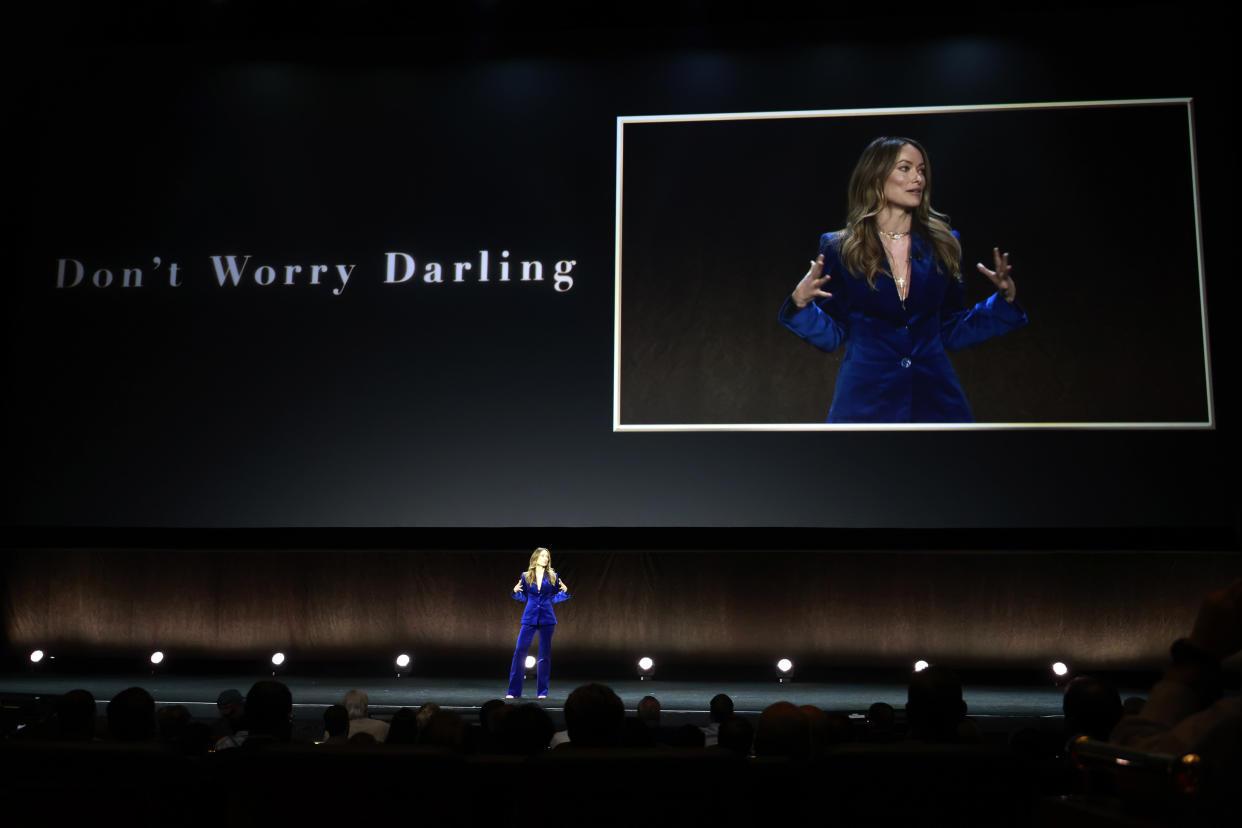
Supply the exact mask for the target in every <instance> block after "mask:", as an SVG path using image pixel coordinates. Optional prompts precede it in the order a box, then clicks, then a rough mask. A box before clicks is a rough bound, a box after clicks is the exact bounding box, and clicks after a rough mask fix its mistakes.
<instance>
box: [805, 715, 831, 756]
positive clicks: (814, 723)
mask: <svg viewBox="0 0 1242 828" xmlns="http://www.w3.org/2000/svg"><path fill="white" fill-rule="evenodd" d="M798 709H799V710H801V711H802V715H803V716H806V724H807V729H808V730H809V732H810V736H811V755H812V756H818V755H819V754H820V753H822V752H823V750H824V748H825V747H827V746H828V745H829V744H830V743H829V741H828V740H829V738H830V734H829V732H828V731H829V728H830V727H831V724H830V723H829V721H828V714H827V713H825V712H824V711H823V710H820V709H819V708H818V707H816V706H815V705H813V704H804V705H802V706H801V707H799V708H798Z"/></svg>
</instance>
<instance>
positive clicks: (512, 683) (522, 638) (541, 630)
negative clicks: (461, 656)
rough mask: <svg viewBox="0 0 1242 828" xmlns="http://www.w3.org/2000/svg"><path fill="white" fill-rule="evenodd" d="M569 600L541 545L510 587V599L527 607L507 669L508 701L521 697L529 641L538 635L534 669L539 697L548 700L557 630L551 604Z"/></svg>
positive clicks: (566, 589) (562, 583) (566, 591)
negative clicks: (536, 658)
mask: <svg viewBox="0 0 1242 828" xmlns="http://www.w3.org/2000/svg"><path fill="white" fill-rule="evenodd" d="M571 597H573V596H571V595H570V594H569V587H567V586H566V585H565V581H564V580H562V579H561V577H560V576H559V575H557V574H556V570H554V569H553V568H552V553H551V552H549V551H548V550H546V549H544V548H543V547H542V546H541V547H539V548H538V549H536V550H535V551H534V552H533V553H531V556H530V566H529V567H528V568H527V570H526V572H524V573H522V577H521V578H519V579H518V582H517V586H515V587H513V600H515V601H520V602H522V603H523V604H525V605H526V609H525V610H523V611H522V628H521V629H520V630H519V631H518V639H517V647H515V648H514V650H513V664H512V665H511V666H510V667H509V693H508V695H506V696H505V698H507V699H512V698H517V697H519V696H521V695H522V679H523V678H524V674H525V671H526V653H527V652H528V651H529V650H530V642H531V639H532V638H534V637H535V633H538V634H539V660H538V666H537V668H536V676H537V678H538V696H539V698H541V699H546V698H547V697H548V677H549V676H550V675H551V673H552V633H553V632H555V631H556V613H554V612H553V611H552V605H553V604H559V603H560V602H561V601H567V600H569V599H570V598H571Z"/></svg>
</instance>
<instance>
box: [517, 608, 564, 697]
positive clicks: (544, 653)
mask: <svg viewBox="0 0 1242 828" xmlns="http://www.w3.org/2000/svg"><path fill="white" fill-rule="evenodd" d="M555 631H556V625H555V624H540V625H539V626H535V625H534V624H523V625H522V629H521V630H519V631H518V640H517V647H516V648H514V650H513V664H512V665H511V666H510V667H509V695H510V696H520V695H522V678H523V677H524V674H525V673H526V653H527V652H529V651H530V640H531V639H532V638H534V637H535V633H539V660H538V662H537V667H536V670H535V675H536V678H537V679H538V687H539V692H538V695H540V696H546V695H548V677H549V676H551V675H552V633H553V632H555Z"/></svg>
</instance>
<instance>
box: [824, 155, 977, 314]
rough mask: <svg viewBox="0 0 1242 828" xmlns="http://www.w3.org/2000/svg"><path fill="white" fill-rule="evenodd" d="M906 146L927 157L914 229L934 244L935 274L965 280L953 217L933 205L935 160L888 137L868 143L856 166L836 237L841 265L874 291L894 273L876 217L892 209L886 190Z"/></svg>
mask: <svg viewBox="0 0 1242 828" xmlns="http://www.w3.org/2000/svg"><path fill="white" fill-rule="evenodd" d="M907 145H909V146H911V147H914V148H915V149H916V150H918V151H919V152H920V153H922V154H923V167H924V173H923V197H922V199H921V200H920V201H919V206H918V207H917V208H915V210H914V212H913V213H912V214H911V226H910V229H911V230H913V231H914V232H916V233H918V234H919V235H921V236H923V237H924V238H927V239H928V240H929V241H931V245H932V249H933V251H934V253H933V258H934V259H935V264H936V271H937V272H938V273H947V274H949V275H951V276H952V277H953V278H954V279H957V280H958V281H959V282H960V281H962V273H961V259H962V246H961V245H960V244H958V241H957V239H956V238H954V237H953V233H952V231H951V230H950V228H949V217H948V216H946V215H945V214H944V213H939V212H937V211H936V210H934V209H932V206H931V181H932V176H931V157H930V156H929V155H928V154H927V150H925V149H923V145H922V144H920V143H919V142H918V141H915V140H913V139H911V138H895V137H887V136H886V137H881V138H876V139H875V140H874V141H872V142H871V143H870V144H868V145H867V148H866V149H865V150H863V154H862V157H861V158H859V159H858V163H857V164H856V165H854V172H853V174H852V175H850V186H849V207H848V213H847V215H846V225H845V229H844V230H842V231H841V232H840V233H838V234H837V245H838V248H839V250H840V254H841V261H842V262H843V263H844V264H845V267H846V268H847V269H848V270H849V271H850V273H852V274H854V275H856V276H862V277H863V278H865V279H866V280H867V286H868V287H870V288H871V289H872V290H875V289H876V288H875V279H876V277H877V276H879V275H880V274H882V273H888V272H889V269H888V261H887V260H886V259H885V256H884V247H883V245H881V244H880V234H879V230H878V228H877V227H876V221H875V217H876V215H877V214H878V213H879V212H880V210H882V209H884V206H885V204H887V199H886V198H885V197H884V185H885V184H886V183H887V182H888V177H889V175H891V174H892V172H893V166H894V165H895V164H896V163H897V156H898V154H899V153H900V152H901V148H902V147H904V146H907Z"/></svg>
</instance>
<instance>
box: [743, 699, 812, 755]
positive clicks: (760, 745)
mask: <svg viewBox="0 0 1242 828" xmlns="http://www.w3.org/2000/svg"><path fill="white" fill-rule="evenodd" d="M810 752H811V726H810V722H809V721H807V718H806V714H805V713H803V712H802V711H801V710H800V709H799V708H798V707H796V706H794V705H793V704H791V703H790V702H786V701H781V702H776V703H775V704H772V705H768V708H767V709H766V710H764V711H763V712H762V713H760V714H759V726H758V727H756V728H755V755H756V756H788V757H790V758H792V759H806V758H807V757H808V756H809V755H810Z"/></svg>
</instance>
